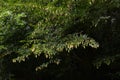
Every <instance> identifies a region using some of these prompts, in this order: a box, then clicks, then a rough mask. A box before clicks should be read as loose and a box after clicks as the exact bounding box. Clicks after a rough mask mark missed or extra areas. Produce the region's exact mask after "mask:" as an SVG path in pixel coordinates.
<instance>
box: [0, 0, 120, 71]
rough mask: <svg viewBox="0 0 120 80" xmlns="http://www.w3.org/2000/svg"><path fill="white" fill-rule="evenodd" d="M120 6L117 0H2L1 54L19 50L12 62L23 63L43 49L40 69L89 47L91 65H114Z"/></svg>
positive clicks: (119, 56) (116, 56)
mask: <svg viewBox="0 0 120 80" xmlns="http://www.w3.org/2000/svg"><path fill="white" fill-rule="evenodd" d="M115 9H116V10H115ZM119 9H120V1H119V0H115V1H114V0H17V1H16V0H1V1H0V53H1V54H0V57H4V56H5V55H8V54H12V53H16V54H17V57H15V58H14V59H12V61H13V62H17V61H18V62H21V61H25V60H26V58H29V56H31V55H34V56H35V57H36V58H39V57H40V56H41V54H44V56H45V58H46V59H47V61H46V62H43V64H41V63H40V64H39V65H40V66H39V67H37V66H36V67H37V68H36V70H38V69H42V68H44V67H48V65H49V64H51V63H56V64H59V63H60V61H61V60H62V59H61V58H60V56H61V55H62V56H63V57H66V56H65V55H64V54H66V55H69V56H67V58H66V60H67V59H69V60H70V58H71V57H70V54H68V53H72V52H73V54H72V55H74V54H75V55H76V54H77V53H79V54H77V55H82V52H84V51H86V55H90V56H87V57H86V58H87V59H88V58H89V57H92V59H91V58H90V61H91V63H89V64H92V63H93V64H94V65H95V66H96V67H97V68H99V67H100V66H101V65H102V64H103V63H105V64H107V65H110V63H113V62H114V61H115V60H116V59H118V58H120V54H119V53H120V50H119V48H120V46H119V44H120V39H119V38H120V35H119V30H120V28H119V21H120V19H119V18H118V17H119V13H120V12H118V11H119ZM96 41H97V42H96ZM81 47H83V48H84V49H80V48H81ZM86 47H87V48H88V47H91V48H90V49H93V48H97V49H94V51H95V52H94V51H93V52H92V51H90V50H88V51H89V53H87V49H85V48H86ZM75 49H77V50H78V52H76V51H74V50H75ZM94 53H95V56H93V54H94ZM63 57H62V58H63ZM68 57H69V58H68ZM74 57H75V58H76V59H80V56H74ZM72 59H73V58H72ZM72 59H71V60H72ZM76 59H75V60H76ZM69 60H67V61H68V62H67V61H66V63H67V64H69ZM88 60H89V59H88ZM90 61H88V62H90ZM76 62H77V61H76ZM83 62H84V61H83ZM63 63H64V62H63ZM66 63H65V64H66ZM70 64H71V63H70Z"/></svg>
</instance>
